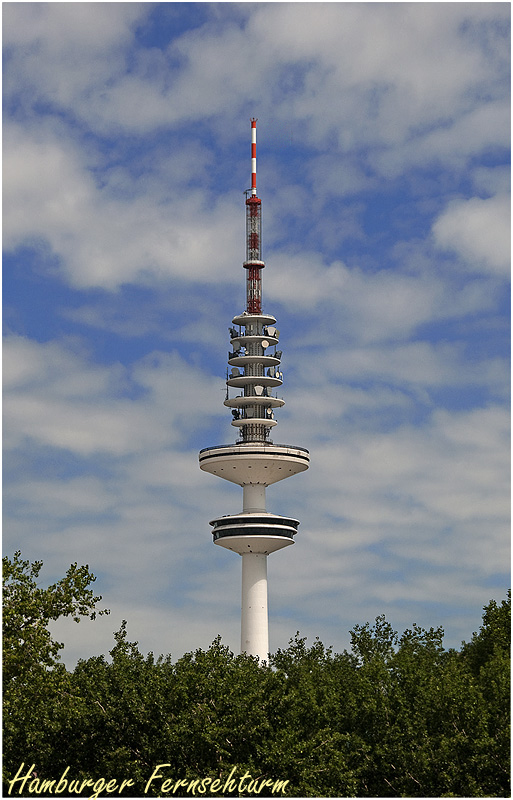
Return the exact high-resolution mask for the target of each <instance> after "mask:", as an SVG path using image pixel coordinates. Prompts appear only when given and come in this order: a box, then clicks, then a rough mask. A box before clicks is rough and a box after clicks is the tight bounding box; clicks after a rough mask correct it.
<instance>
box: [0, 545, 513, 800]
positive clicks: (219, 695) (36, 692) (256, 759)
mask: <svg viewBox="0 0 513 800" xmlns="http://www.w3.org/2000/svg"><path fill="white" fill-rule="evenodd" d="M41 566H42V564H41V562H34V563H32V564H31V563H29V562H28V561H24V560H23V559H22V557H21V553H20V552H17V553H15V555H14V557H13V558H12V559H10V558H4V559H3V569H4V615H3V625H4V641H3V646H4V693H3V699H4V739H3V748H4V760H3V787H4V788H3V791H4V796H5V797H8V796H12V797H37V796H41V797H43V796H45V797H50V796H59V795H60V796H61V797H62V796H68V795H69V796H73V797H76V796H83V797H98V796H99V797H118V796H122V797H156V796H163V797H165V796H175V797H192V796H196V797H199V796H213V797H216V796H218V797H222V796H248V797H249V796H260V797H264V796H266V797H267V796H269V797H271V796H272V797H275V796H280V797H284V796H286V797H509V796H510V608H511V598H510V595H509V594H508V597H507V599H504V600H502V602H501V603H497V602H495V601H494V600H492V601H490V603H489V604H488V605H487V606H486V607H485V609H484V614H483V619H482V624H481V627H480V630H479V631H478V632H477V633H474V634H473V635H472V637H471V639H470V641H469V642H463V643H462V645H461V647H460V649H459V650H457V649H452V648H451V649H445V647H444V644H443V630H442V628H430V629H429V630H424V629H422V628H420V627H419V626H417V625H413V626H412V628H410V629H408V630H406V631H404V632H403V633H402V634H401V635H399V634H398V633H396V632H395V631H394V630H393V629H392V627H391V625H390V624H389V623H388V622H387V620H386V619H385V617H384V616H379V617H377V618H376V620H375V622H374V623H373V624H372V625H371V624H370V623H366V624H364V625H356V626H355V627H354V629H353V630H352V631H351V649H350V651H349V652H348V651H344V652H343V653H334V652H333V651H332V649H331V648H329V647H325V646H324V645H323V644H322V642H320V641H319V640H316V641H315V642H314V643H313V644H312V645H311V646H308V645H307V642H306V640H305V639H304V638H302V637H301V636H300V635H299V634H296V636H295V638H294V639H293V640H291V642H290V643H289V646H288V647H287V648H285V649H280V650H277V652H276V653H273V654H271V656H270V659H269V663H268V664H265V665H260V664H258V662H257V660H256V659H255V658H252V657H250V656H247V655H234V654H233V653H232V652H230V650H229V649H228V648H227V647H225V646H224V645H223V644H222V642H221V640H220V638H218V639H216V640H215V641H214V642H213V643H212V645H211V646H210V647H209V648H208V649H207V650H202V649H198V650H196V651H194V652H191V653H187V654H186V655H184V656H183V657H181V658H179V659H178V660H176V661H175V662H173V661H172V659H171V657H170V656H160V657H158V658H156V657H155V656H154V655H153V654H152V653H150V654H149V655H146V656H145V655H143V654H142V653H141V652H140V650H139V648H138V646H137V643H135V642H130V641H128V639H127V633H126V623H125V622H123V623H122V625H121V628H120V629H119V631H118V632H117V633H115V634H114V640H115V643H114V646H113V649H112V650H111V651H110V658H107V657H105V656H103V655H102V656H94V657H91V658H88V659H82V660H80V661H79V662H78V664H77V665H76V667H75V668H74V669H73V670H68V669H66V668H65V667H64V665H63V664H62V663H61V662H60V661H59V650H60V649H61V648H62V644H60V643H58V642H55V641H54V640H53V639H52V637H51V635H50V633H49V631H48V628H47V626H48V622H49V621H50V620H52V619H57V618H59V617H61V616H69V615H71V616H72V617H73V618H74V619H76V620H79V619H80V618H81V617H82V616H94V615H95V614H96V613H107V612H106V611H105V610H100V611H98V610H97V605H98V603H99V602H100V601H101V597H98V596H95V595H94V593H93V591H92V589H91V584H92V583H93V582H94V576H93V575H92V574H91V573H90V572H89V569H88V568H87V567H77V565H76V564H74V565H72V566H71V567H70V569H69V570H68V572H67V574H66V576H65V577H64V578H63V579H61V581H59V582H57V583H56V584H54V585H53V586H50V587H47V588H46V589H41V588H40V587H39V586H38V584H37V577H38V574H39V571H40V569H41ZM59 781H60V784H59Z"/></svg>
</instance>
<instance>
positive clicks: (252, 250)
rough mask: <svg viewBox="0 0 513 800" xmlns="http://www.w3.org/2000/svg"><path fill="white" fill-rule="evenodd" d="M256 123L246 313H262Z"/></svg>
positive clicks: (248, 201) (248, 224)
mask: <svg viewBox="0 0 513 800" xmlns="http://www.w3.org/2000/svg"><path fill="white" fill-rule="evenodd" d="M256 124H257V121H256V119H255V117H252V119H251V194H250V196H249V197H248V196H247V195H246V260H245V262H244V265H243V266H244V267H245V269H247V276H246V311H247V312H248V314H261V313H262V270H263V268H264V267H265V264H264V262H263V261H262V256H261V234H262V201H261V200H260V198H258V197H257V193H256Z"/></svg>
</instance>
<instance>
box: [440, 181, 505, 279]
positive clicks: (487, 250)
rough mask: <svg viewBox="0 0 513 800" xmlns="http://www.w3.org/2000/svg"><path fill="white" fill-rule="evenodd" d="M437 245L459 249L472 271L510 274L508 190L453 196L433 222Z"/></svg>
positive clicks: (455, 250) (462, 258) (460, 254)
mask: <svg viewBox="0 0 513 800" xmlns="http://www.w3.org/2000/svg"><path fill="white" fill-rule="evenodd" d="M433 236H434V240H435V243H436V245H437V246H438V247H439V248H440V249H442V250H450V251H453V252H454V253H456V254H457V255H458V256H459V257H460V258H461V260H462V261H463V263H464V264H465V266H466V268H467V269H469V270H470V271H472V272H480V271H483V272H490V273H492V274H494V275H503V276H505V277H506V276H508V275H509V273H510V255H511V204H510V198H509V195H508V194H501V195H495V196H494V197H487V198H480V197H471V198H470V199H466V200H453V201H452V202H451V203H449V205H448V207H447V209H446V210H445V211H444V212H443V213H442V214H441V215H440V216H439V217H438V219H437V220H436V221H435V223H434V225H433Z"/></svg>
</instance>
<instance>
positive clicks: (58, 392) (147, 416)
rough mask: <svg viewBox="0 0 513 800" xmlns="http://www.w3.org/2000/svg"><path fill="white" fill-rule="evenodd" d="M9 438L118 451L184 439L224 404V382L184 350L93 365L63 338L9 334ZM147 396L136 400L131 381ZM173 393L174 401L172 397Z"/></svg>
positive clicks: (82, 450) (79, 450) (81, 450)
mask: <svg viewBox="0 0 513 800" xmlns="http://www.w3.org/2000/svg"><path fill="white" fill-rule="evenodd" d="M4 378H5V384H4V386H5V394H4V415H5V423H4V424H5V428H4V445H5V447H6V448H8V449H10V448H13V447H17V446H19V445H20V444H21V443H22V442H24V441H26V440H28V441H33V442H36V443H37V444H40V445H46V446H51V447H58V448H61V449H64V450H68V451H70V452H72V453H76V454H78V455H81V456H88V455H91V454H93V453H96V454H98V453H108V454H110V455H114V456H120V455H123V454H129V453H133V452H137V451H139V450H140V449H141V448H142V449H143V450H147V449H149V450H154V449H159V448H161V447H162V446H166V445H167V446H171V445H175V446H177V445H179V444H180V443H183V441H184V438H185V437H186V436H187V435H188V434H190V432H191V431H193V430H195V428H196V427H198V425H200V426H201V421H200V420H199V419H197V418H196V416H194V415H200V416H201V419H202V420H203V424H204V425H205V426H206V425H208V423H209V421H210V420H211V419H212V417H213V415H217V414H218V413H219V409H217V408H216V409H214V411H213V412H212V408H211V400H210V397H211V396H215V395H216V394H217V388H218V387H219V382H218V381H217V380H216V379H215V378H210V377H205V376H203V375H202V374H201V372H200V370H199V369H198V368H192V367H191V366H190V365H188V364H187V363H186V362H185V361H183V359H182V358H181V357H180V356H179V355H178V354H177V353H170V354H158V353H157V354H153V355H150V356H149V357H148V358H146V359H144V360H143V361H141V362H139V363H138V364H136V365H135V367H134V369H133V370H132V372H131V373H130V372H129V371H128V370H125V369H124V368H122V367H121V365H114V366H113V367H109V366H100V365H91V364H90V363H88V361H87V360H86V359H85V358H84V356H83V355H81V354H79V353H73V352H72V351H70V350H68V349H66V348H65V347H63V345H62V344H59V343H57V342H49V343H47V344H37V343H36V342H33V341H30V340H28V339H24V338H21V337H16V336H12V337H9V338H8V339H7V340H6V342H5V344H4ZM129 387H136V388H137V390H138V391H139V393H141V390H144V391H143V392H142V397H140V398H139V399H131V398H130V397H127V396H126V388H129ZM171 396H172V397H173V403H172V404H170V403H169V398H170V397H171Z"/></svg>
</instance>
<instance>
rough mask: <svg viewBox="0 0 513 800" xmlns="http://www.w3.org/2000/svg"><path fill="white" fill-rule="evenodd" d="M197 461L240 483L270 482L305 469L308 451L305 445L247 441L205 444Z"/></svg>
mask: <svg viewBox="0 0 513 800" xmlns="http://www.w3.org/2000/svg"><path fill="white" fill-rule="evenodd" d="M199 463H200V468H201V469H202V470H204V471H205V472H210V473H211V474H212V475H217V476H218V477H219V478H224V479H225V480H227V481H231V482H232V483H237V484H238V485H239V486H244V484H249V483H260V484H262V485H263V486H270V485H271V484H273V483H277V482H278V481H281V480H283V479H284V478H289V477H290V476H291V475H297V474H298V473H299V472H304V471H305V470H307V469H308V466H309V463H310V454H309V452H308V450H305V448H304V447H294V446H292V445H285V444H263V443H262V444H260V443H258V442H248V443H245V444H231V445H230V444H227V445H219V446H218V447H207V448H205V449H204V450H201V451H200V454H199Z"/></svg>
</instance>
